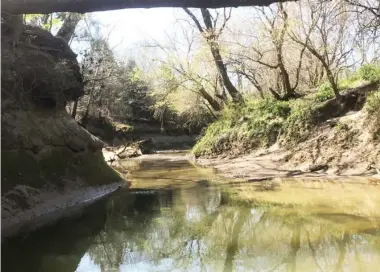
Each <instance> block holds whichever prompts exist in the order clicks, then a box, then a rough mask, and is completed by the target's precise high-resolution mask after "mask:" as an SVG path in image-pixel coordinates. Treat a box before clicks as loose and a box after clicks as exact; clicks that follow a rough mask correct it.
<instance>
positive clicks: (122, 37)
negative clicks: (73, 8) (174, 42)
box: [92, 8, 182, 58]
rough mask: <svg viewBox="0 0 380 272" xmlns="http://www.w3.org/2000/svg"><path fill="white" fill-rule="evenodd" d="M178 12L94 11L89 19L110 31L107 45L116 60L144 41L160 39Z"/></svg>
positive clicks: (132, 50)
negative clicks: (112, 50)
mask: <svg viewBox="0 0 380 272" xmlns="http://www.w3.org/2000/svg"><path fill="white" fill-rule="evenodd" d="M181 13H182V10H180V9H174V8H155V9H125V10H115V11H104V12H94V13H93V15H92V16H93V17H94V18H95V19H97V20H99V21H100V22H101V24H103V25H105V26H106V28H104V31H106V32H108V31H111V35H110V39H109V43H110V45H111V48H114V50H115V53H116V54H117V55H118V56H120V57H127V58H128V57H130V56H133V55H134V51H135V50H134V49H135V48H136V47H138V46H139V44H140V43H141V42H143V41H144V40H147V39H155V40H161V39H163V38H164V37H165V31H172V30H173V29H174V28H175V24H176V20H177V19H176V18H177V17H178V15H180V14H181Z"/></svg>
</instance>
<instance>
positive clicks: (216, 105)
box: [199, 87, 222, 111]
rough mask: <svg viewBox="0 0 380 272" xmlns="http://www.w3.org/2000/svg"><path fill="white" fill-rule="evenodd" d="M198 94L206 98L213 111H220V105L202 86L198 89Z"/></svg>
mask: <svg viewBox="0 0 380 272" xmlns="http://www.w3.org/2000/svg"><path fill="white" fill-rule="evenodd" d="M199 93H200V95H201V96H202V97H203V98H204V99H206V100H207V102H208V103H209V104H210V106H211V107H212V109H213V110H214V111H221V110H222V106H221V105H220V104H219V103H218V101H216V99H214V98H213V97H212V96H211V95H210V94H209V93H208V92H206V90H205V89H204V88H203V87H202V88H200V89H199Z"/></svg>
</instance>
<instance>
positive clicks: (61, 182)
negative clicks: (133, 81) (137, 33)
mask: <svg viewBox="0 0 380 272" xmlns="http://www.w3.org/2000/svg"><path fill="white" fill-rule="evenodd" d="M2 17H3V14H2ZM2 19H3V18H2ZM1 27H2V32H1V35H2V36H1V38H2V39H1V43H2V46H1V55H2V61H1V129H2V130H1V171H2V172H1V190H2V195H1V204H2V205H1V218H2V238H5V237H9V236H13V235H18V234H21V233H24V232H28V231H31V230H34V229H36V228H39V227H42V226H44V225H46V224H50V223H53V222H55V221H56V220H58V219H60V218H62V217H66V216H69V215H70V214H72V212H74V210H76V209H79V208H81V207H83V206H86V205H88V204H90V203H91V202H93V201H95V200H97V199H99V198H101V197H103V196H106V195H108V194H109V193H111V192H113V191H115V190H116V189H117V188H118V187H119V186H120V182H121V181H122V178H121V177H120V176H119V175H118V174H117V173H116V172H115V171H114V170H113V169H112V168H110V167H109V166H108V165H107V164H106V162H105V161H104V158H103V156H102V153H101V150H102V147H103V142H102V141H100V140H99V139H98V138H96V137H94V136H93V135H91V134H90V133H89V132H88V131H86V130H85V129H83V128H82V127H80V126H79V125H78V123H77V122H76V121H75V120H74V119H72V118H71V117H70V116H69V115H68V114H67V112H66V111H65V104H66V103H67V102H68V101H72V100H75V99H77V98H78V97H80V96H82V95H83V94H84V91H83V88H84V84H83V78H82V76H81V74H80V71H79V70H80V69H79V65H78V62H77V60H76V55H75V54H74V53H73V51H72V50H71V49H70V47H69V46H68V45H67V43H66V42H65V41H63V40H62V39H60V38H57V37H54V36H53V35H52V34H51V33H50V32H48V31H45V30H42V29H40V28H37V27H32V26H21V25H20V26H16V25H14V24H12V23H9V22H8V21H6V20H4V21H3V20H2V26H1ZM16 27H20V28H21V30H22V32H21V34H20V37H19V38H20V39H19V43H18V46H17V47H14V46H13V45H14V44H13V40H12V37H13V31H15V30H14V29H13V28H16Z"/></svg>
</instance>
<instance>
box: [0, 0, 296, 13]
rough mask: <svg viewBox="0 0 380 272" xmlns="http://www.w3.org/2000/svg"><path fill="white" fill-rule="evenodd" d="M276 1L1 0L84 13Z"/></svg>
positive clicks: (31, 9)
mask: <svg viewBox="0 0 380 272" xmlns="http://www.w3.org/2000/svg"><path fill="white" fill-rule="evenodd" d="M278 1H279V0H245V1H241V0H219V1H214V0H187V1H183V0H155V1H152V0H135V1H133V0H82V1H78V0H3V1H2V2H1V8H2V11H6V12H9V13H12V14H34V13H42V14H46V13H53V12H78V13H86V12H94V11H106V10H116V9H126V8H158V7H174V8H175V7H178V8H182V7H189V8H221V7H238V6H253V5H255V6H269V5H270V4H272V3H274V2H278ZM280 1H284V0H280ZM285 1H287V0H285ZM288 1H293V0H288Z"/></svg>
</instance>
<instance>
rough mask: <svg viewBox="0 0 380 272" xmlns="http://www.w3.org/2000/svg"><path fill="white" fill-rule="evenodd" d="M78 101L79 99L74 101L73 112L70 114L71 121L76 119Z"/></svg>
mask: <svg viewBox="0 0 380 272" xmlns="http://www.w3.org/2000/svg"><path fill="white" fill-rule="evenodd" d="M78 100H79V98H77V99H75V101H74V106H73V111H72V112H71V117H72V118H73V119H75V117H77V109H78Z"/></svg>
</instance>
